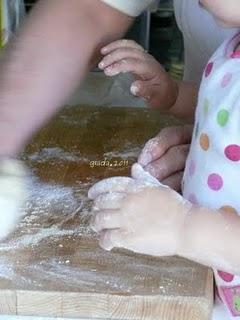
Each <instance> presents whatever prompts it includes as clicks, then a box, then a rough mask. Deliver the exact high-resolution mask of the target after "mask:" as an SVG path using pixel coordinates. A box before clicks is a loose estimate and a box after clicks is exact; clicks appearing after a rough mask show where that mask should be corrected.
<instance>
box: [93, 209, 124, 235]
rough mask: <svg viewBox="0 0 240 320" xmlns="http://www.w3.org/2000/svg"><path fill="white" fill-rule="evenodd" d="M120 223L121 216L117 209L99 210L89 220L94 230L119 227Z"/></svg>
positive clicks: (99, 230)
mask: <svg viewBox="0 0 240 320" xmlns="http://www.w3.org/2000/svg"><path fill="white" fill-rule="evenodd" d="M122 225H123V216H122V215H121V214H120V213H119V212H118V211H117V210H103V211H100V212H99V213H97V215H96V216H95V218H94V219H93V221H92V222H91V228H92V230H93V231H95V232H101V231H102V230H107V229H119V228H121V226H122Z"/></svg>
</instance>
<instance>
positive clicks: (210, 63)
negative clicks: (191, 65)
mask: <svg viewBox="0 0 240 320" xmlns="http://www.w3.org/2000/svg"><path fill="white" fill-rule="evenodd" d="M212 69H213V62H209V63H208V65H207V66H206V68H205V77H206V78H207V77H208V76H209V75H210V73H211V72H212Z"/></svg>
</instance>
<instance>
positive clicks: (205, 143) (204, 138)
mask: <svg viewBox="0 0 240 320" xmlns="http://www.w3.org/2000/svg"><path fill="white" fill-rule="evenodd" d="M199 143H200V146H201V148H202V149H203V150H204V151H207V150H208V149H209V145H210V141H209V137H208V135H207V134H206V133H202V134H201V136H200V140H199Z"/></svg>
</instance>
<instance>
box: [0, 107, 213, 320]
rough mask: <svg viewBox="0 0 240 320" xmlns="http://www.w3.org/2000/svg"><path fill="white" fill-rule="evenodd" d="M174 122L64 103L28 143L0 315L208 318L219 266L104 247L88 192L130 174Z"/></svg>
mask: <svg viewBox="0 0 240 320" xmlns="http://www.w3.org/2000/svg"><path fill="white" fill-rule="evenodd" d="M172 122H173V120H171V119H167V118H164V117H163V116H161V115H160V114H158V113H157V112H153V111H152V112H150V111H148V110H143V109H142V110H140V109H138V110H135V109H126V108H124V109H122V108H113V109H109V108H101V109H100V108H84V107H78V108H73V107H71V108H70V107H68V108H65V109H64V110H63V111H62V112H61V113H60V114H59V115H58V116H57V117H56V118H55V119H53V121H52V122H51V124H50V125H48V126H47V127H45V128H44V129H43V130H42V131H41V132H40V133H39V134H38V135H37V137H36V138H35V139H34V140H33V141H32V142H31V143H30V145H29V146H28V147H27V148H26V151H25V152H24V153H23V155H22V159H24V161H25V162H26V164H27V165H28V166H29V168H30V173H31V175H30V177H29V191H30V197H29V199H28V202H27V205H26V208H25V214H26V216H25V217H24V219H23V221H22V222H21V224H20V226H19V228H18V229H17V231H16V232H15V233H14V234H13V235H12V236H11V237H9V239H7V240H6V241H5V242H4V243H2V244H1V245H0V253H1V255H0V313H2V314H17V315H33V316H53V317H76V318H102V319H161V320H173V319H174V320H176V319H178V320H183V319H184V320H185V319H187V320H207V319H210V314H211V309H212V300H213V278H212V272H211V271H210V270H209V269H207V268H205V267H202V266H200V265H198V264H195V263H192V262H190V261H187V260H184V259H180V258H176V257H173V258H154V257H148V256H144V255H137V254H134V253H131V252H128V251H124V250H114V251H113V252H105V251H103V250H102V249H100V248H99V246H98V241H97V236H96V235H95V234H93V233H92V232H91V231H90V229H89V227H88V223H89V219H90V218H91V217H90V214H89V208H90V202H89V201H88V199H87V197H86V194H87V190H88V188H89V187H90V186H91V185H92V184H93V183H94V182H96V181H97V180H99V179H102V178H104V177H107V176H112V175H125V174H129V169H130V166H131V165H132V163H134V162H135V160H136V156H137V154H138V152H139V150H140V149H141V147H142V146H143V144H144V142H145V141H146V140H148V139H149V138H150V137H152V136H154V135H155V134H156V133H157V132H158V131H159V130H160V128H162V127H164V126H166V125H169V124H170V123H172Z"/></svg>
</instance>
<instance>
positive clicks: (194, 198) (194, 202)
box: [188, 193, 198, 204]
mask: <svg viewBox="0 0 240 320" xmlns="http://www.w3.org/2000/svg"><path fill="white" fill-rule="evenodd" d="M188 201H190V202H191V203H192V204H198V200H197V197H196V195H195V194H193V193H192V194H190V195H189V197H188Z"/></svg>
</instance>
